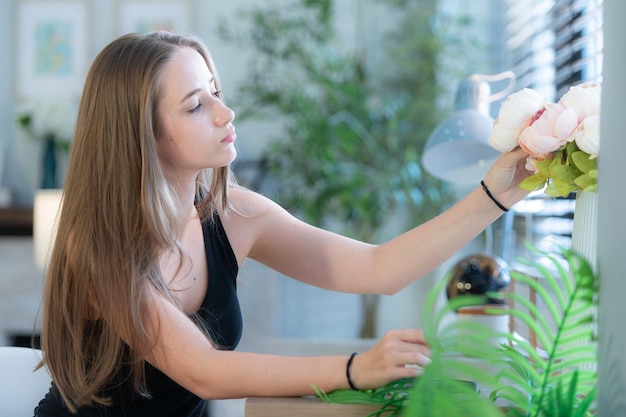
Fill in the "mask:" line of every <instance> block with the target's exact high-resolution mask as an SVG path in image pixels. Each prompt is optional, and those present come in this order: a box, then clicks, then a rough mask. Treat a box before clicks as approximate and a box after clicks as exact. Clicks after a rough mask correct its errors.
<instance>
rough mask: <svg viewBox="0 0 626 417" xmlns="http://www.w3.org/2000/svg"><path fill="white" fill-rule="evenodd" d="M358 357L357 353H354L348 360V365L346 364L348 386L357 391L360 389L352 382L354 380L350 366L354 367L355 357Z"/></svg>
mask: <svg viewBox="0 0 626 417" xmlns="http://www.w3.org/2000/svg"><path fill="white" fill-rule="evenodd" d="M356 355H357V352H352V355H350V359H348V363H347V364H346V378H347V379H348V384H349V385H350V388H352V389H353V390H355V391H358V390H359V389H358V388H357V387H356V386H354V383H353V382H352V378H350V366H351V365H352V361H353V360H354V357H355V356H356Z"/></svg>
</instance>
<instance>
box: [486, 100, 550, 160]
mask: <svg viewBox="0 0 626 417" xmlns="http://www.w3.org/2000/svg"><path fill="white" fill-rule="evenodd" d="M545 103H546V100H545V98H544V97H542V96H541V95H540V94H539V93H538V92H536V91H535V90H532V89H530V88H524V89H522V90H520V91H518V92H516V93H513V94H511V95H510V96H508V97H507V99H506V100H505V101H504V103H502V106H501V107H500V112H499V114H498V118H497V119H496V120H495V122H494V124H493V129H492V130H491V134H490V136H489V144H490V145H491V146H492V147H493V148H495V149H497V150H499V151H500V152H507V151H510V150H512V149H513V148H515V147H516V146H518V137H519V135H520V133H521V132H522V131H523V130H524V129H525V128H526V127H528V126H530V125H531V123H532V121H533V117H534V116H535V115H537V113H538V112H541V111H542V110H543V109H544V106H545Z"/></svg>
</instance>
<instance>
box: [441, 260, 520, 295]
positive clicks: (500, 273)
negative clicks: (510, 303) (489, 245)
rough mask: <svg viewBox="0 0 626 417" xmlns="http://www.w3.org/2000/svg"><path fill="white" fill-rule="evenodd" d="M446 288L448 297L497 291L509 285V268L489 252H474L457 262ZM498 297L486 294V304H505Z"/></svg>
mask: <svg viewBox="0 0 626 417" xmlns="http://www.w3.org/2000/svg"><path fill="white" fill-rule="evenodd" d="M451 271H452V272H451V274H452V277H451V278H450V282H449V283H448V286H447V288H446V295H447V296H448V299H451V298H454V297H458V296H462V295H468V294H471V295H483V294H486V293H497V292H501V291H503V290H505V289H506V288H508V286H509V281H510V276H509V269H508V266H507V264H506V262H504V261H503V260H502V259H500V258H498V257H497V256H493V255H488V254H473V255H470V256H466V257H465V258H463V259H461V260H460V261H459V262H457V263H456V264H455V265H454V267H453V268H452V270H451ZM503 303H504V301H503V300H500V299H498V298H494V297H489V296H487V295H485V304H503Z"/></svg>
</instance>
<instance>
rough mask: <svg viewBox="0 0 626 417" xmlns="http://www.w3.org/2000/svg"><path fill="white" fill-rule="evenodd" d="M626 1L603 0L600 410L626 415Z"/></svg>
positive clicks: (600, 164)
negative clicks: (625, 241)
mask: <svg viewBox="0 0 626 417" xmlns="http://www.w3.org/2000/svg"><path fill="white" fill-rule="evenodd" d="M624 17H626V2H624V0H604V67H603V87H602V111H601V129H600V130H601V137H602V142H601V143H602V144H601V148H602V149H601V151H600V152H601V156H600V159H599V160H598V164H599V185H598V188H599V196H598V197H599V203H598V211H599V224H598V261H599V268H598V271H599V274H600V309H599V352H598V356H599V367H598V372H599V377H598V379H599V383H598V385H599V387H598V405H599V407H600V409H599V415H601V416H626V355H624V346H626V326H625V325H624V303H625V301H626V300H625V296H626V292H625V291H624V286H625V285H626V262H625V260H624V239H625V238H626V220H625V219H624V213H626V195H624V190H625V188H624V180H625V178H626V173H625V172H624V158H626V140H624V139H625V138H624V135H625V129H624V126H625V120H626V78H625V77H624V68H626V47H625V46H624V39H626V25H625V24H624Z"/></svg>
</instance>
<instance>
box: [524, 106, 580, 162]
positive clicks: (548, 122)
mask: <svg viewBox="0 0 626 417" xmlns="http://www.w3.org/2000/svg"><path fill="white" fill-rule="evenodd" d="M577 126H578V118H577V115H576V112H575V111H574V109H571V108H565V107H564V106H562V105H561V104H554V103H548V104H546V108H545V111H543V112H542V113H541V115H540V116H539V117H538V118H537V120H535V121H534V122H533V123H532V124H531V125H530V126H528V127H526V128H525V129H524V130H522V133H521V134H520V136H519V145H520V146H521V147H522V149H524V150H525V151H526V152H528V153H529V154H531V155H545V154H548V153H550V152H554V151H556V150H557V149H559V148H560V147H561V146H563V145H564V144H565V143H566V142H568V141H569V140H572V139H573V135H574V133H575V132H576V128H577Z"/></svg>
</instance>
